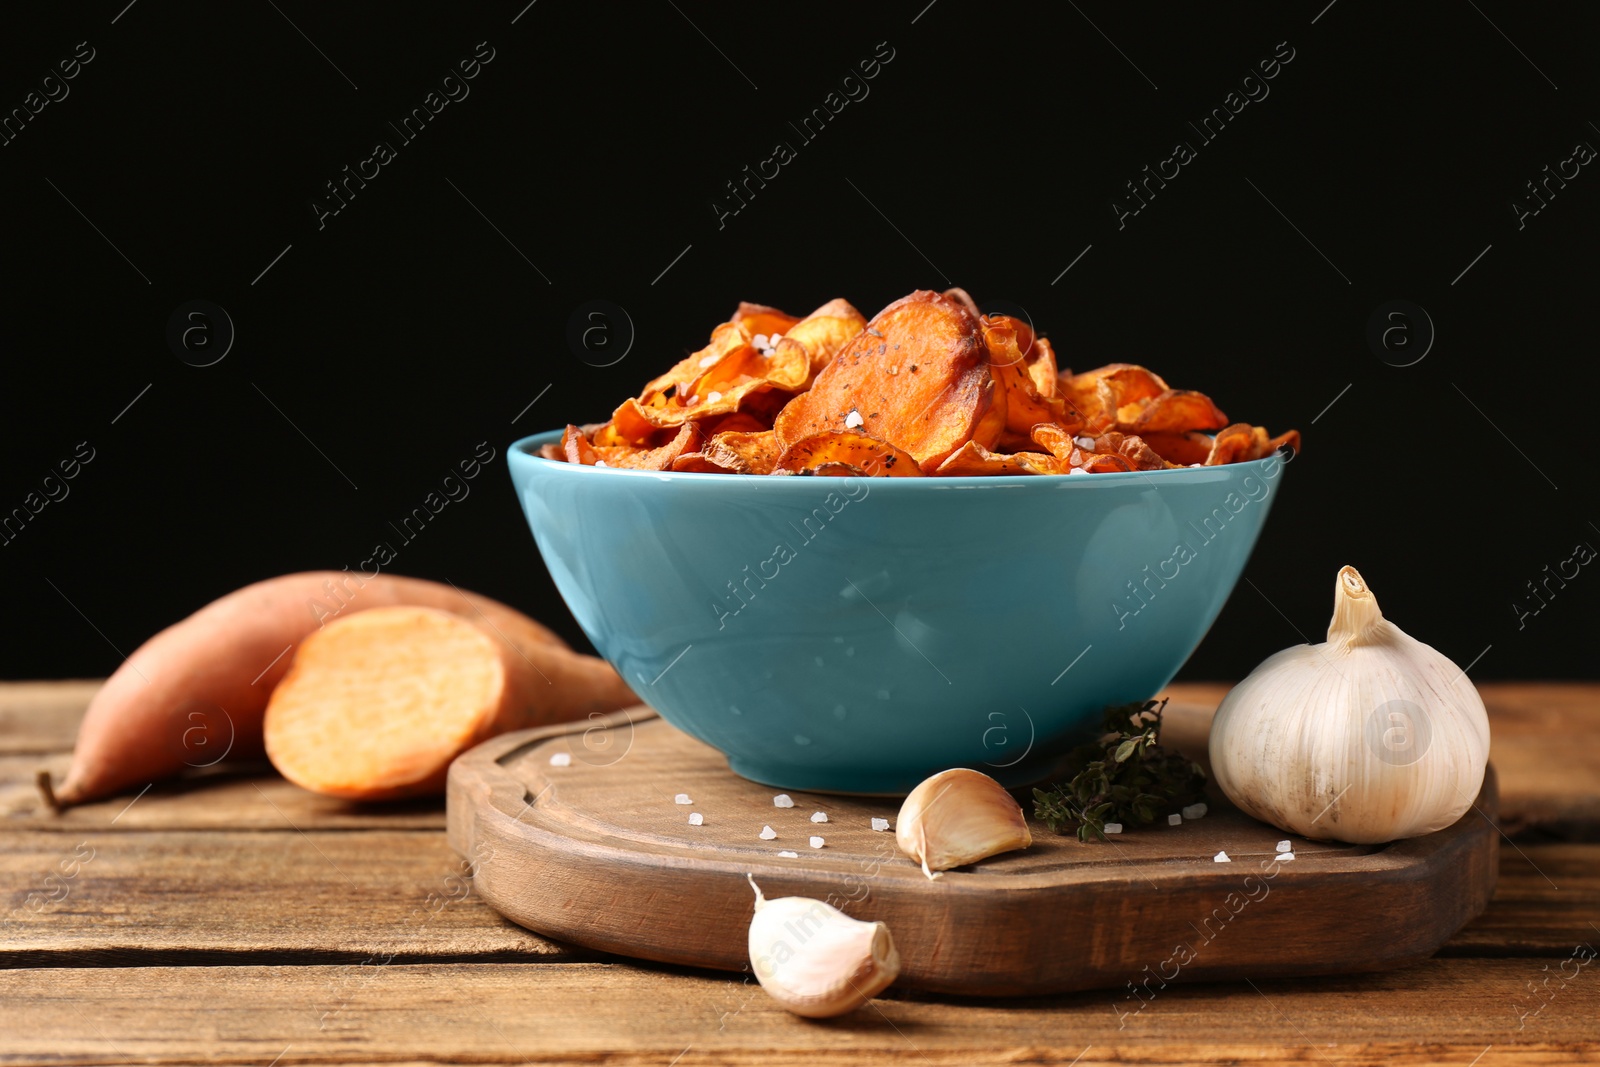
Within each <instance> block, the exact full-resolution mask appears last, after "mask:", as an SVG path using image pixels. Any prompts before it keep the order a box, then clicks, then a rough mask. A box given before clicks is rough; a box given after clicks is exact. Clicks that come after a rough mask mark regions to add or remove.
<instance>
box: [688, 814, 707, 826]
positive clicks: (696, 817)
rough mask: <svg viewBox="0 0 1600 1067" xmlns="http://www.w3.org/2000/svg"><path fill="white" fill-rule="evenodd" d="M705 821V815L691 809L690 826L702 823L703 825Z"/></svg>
mask: <svg viewBox="0 0 1600 1067" xmlns="http://www.w3.org/2000/svg"><path fill="white" fill-rule="evenodd" d="M705 821H706V817H705V816H704V815H701V814H700V813H699V812H698V811H691V812H690V813H689V825H690V826H703V825H705Z"/></svg>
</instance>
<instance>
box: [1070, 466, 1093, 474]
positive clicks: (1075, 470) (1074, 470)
mask: <svg viewBox="0 0 1600 1067" xmlns="http://www.w3.org/2000/svg"><path fill="white" fill-rule="evenodd" d="M1067 473H1068V474H1088V473H1089V472H1088V471H1086V470H1084V469H1083V468H1082V467H1073V468H1072V469H1071V470H1069V471H1067Z"/></svg>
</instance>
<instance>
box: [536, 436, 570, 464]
mask: <svg viewBox="0 0 1600 1067" xmlns="http://www.w3.org/2000/svg"><path fill="white" fill-rule="evenodd" d="M539 458H540V459H554V460H559V461H560V462H562V463H565V462H566V461H567V454H566V453H565V452H563V451H561V446H560V445H558V444H556V443H555V442H554V441H548V442H546V443H544V444H542V445H540V446H539Z"/></svg>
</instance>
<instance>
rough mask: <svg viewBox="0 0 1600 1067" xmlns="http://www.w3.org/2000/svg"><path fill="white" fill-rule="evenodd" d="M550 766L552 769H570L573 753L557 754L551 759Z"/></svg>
mask: <svg viewBox="0 0 1600 1067" xmlns="http://www.w3.org/2000/svg"><path fill="white" fill-rule="evenodd" d="M550 766H552V767H570V766H572V753H570V752H557V753H556V754H555V755H553V756H551V757H550Z"/></svg>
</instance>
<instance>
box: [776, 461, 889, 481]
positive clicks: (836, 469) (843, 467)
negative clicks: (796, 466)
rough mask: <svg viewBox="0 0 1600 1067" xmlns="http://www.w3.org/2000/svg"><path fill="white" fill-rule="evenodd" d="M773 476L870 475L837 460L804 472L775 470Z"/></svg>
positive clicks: (832, 476) (842, 476) (839, 476)
mask: <svg viewBox="0 0 1600 1067" xmlns="http://www.w3.org/2000/svg"><path fill="white" fill-rule="evenodd" d="M772 473H773V474H814V475H821V476H822V477H824V478H870V477H871V475H870V474H868V473H867V472H866V471H864V470H862V469H861V468H860V467H857V466H856V465H855V464H854V463H840V462H838V461H837V460H833V461H830V462H828V463H823V464H819V465H818V466H815V467H807V468H806V469H805V470H798V471H784V470H776V471H773V472H772Z"/></svg>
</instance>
